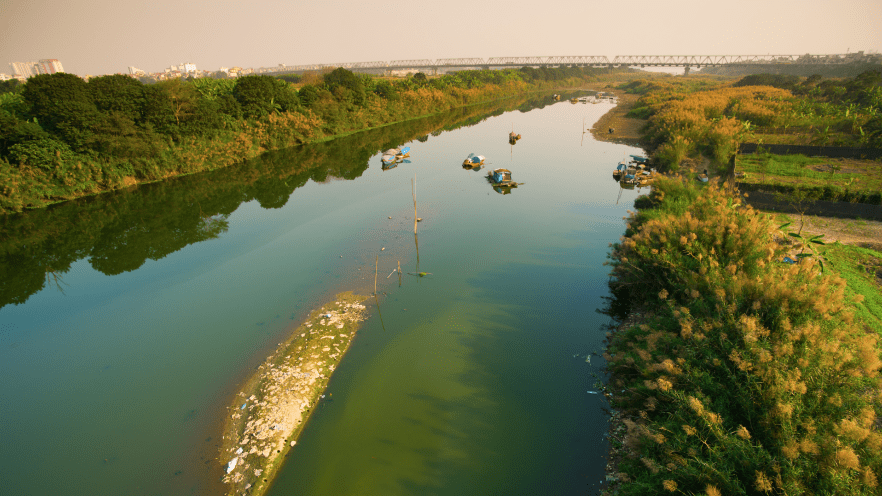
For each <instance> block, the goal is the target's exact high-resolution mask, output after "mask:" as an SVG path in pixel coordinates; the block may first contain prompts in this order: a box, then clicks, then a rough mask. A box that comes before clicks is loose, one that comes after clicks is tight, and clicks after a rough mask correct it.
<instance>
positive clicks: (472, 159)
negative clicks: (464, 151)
mask: <svg viewBox="0 0 882 496" xmlns="http://www.w3.org/2000/svg"><path fill="white" fill-rule="evenodd" d="M484 160H485V158H484V156H483V155H475V154H473V153H470V154H469V156H468V158H466V159H465V160H463V161H462V166H463V167H478V166H481V165H484Z"/></svg>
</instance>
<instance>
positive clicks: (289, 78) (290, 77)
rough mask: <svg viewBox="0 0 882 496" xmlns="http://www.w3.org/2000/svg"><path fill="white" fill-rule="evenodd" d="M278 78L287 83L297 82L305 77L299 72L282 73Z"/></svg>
mask: <svg viewBox="0 0 882 496" xmlns="http://www.w3.org/2000/svg"><path fill="white" fill-rule="evenodd" d="M276 78H277V79H280V80H282V81H284V82H286V83H291V84H297V83H299V82H300V81H301V80H302V79H303V76H300V75H298V74H282V75H281V76H276Z"/></svg>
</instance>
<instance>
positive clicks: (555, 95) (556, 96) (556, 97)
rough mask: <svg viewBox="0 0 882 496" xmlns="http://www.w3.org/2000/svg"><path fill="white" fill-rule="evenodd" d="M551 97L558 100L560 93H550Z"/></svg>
mask: <svg viewBox="0 0 882 496" xmlns="http://www.w3.org/2000/svg"><path fill="white" fill-rule="evenodd" d="M551 99H552V100H560V95H558V94H557V93H555V94H553V95H551Z"/></svg>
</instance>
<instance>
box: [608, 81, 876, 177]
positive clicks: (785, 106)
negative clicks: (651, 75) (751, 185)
mask: <svg viewBox="0 0 882 496" xmlns="http://www.w3.org/2000/svg"><path fill="white" fill-rule="evenodd" d="M620 90H623V91H626V92H629V93H633V94H636V95H640V98H639V100H638V101H637V103H636V104H635V107H634V108H633V110H632V111H631V112H630V113H629V114H628V115H629V116H631V117H638V118H642V119H647V120H648V125H647V126H646V127H645V129H644V136H643V138H644V142H645V144H646V145H648V146H649V148H650V149H651V151H652V155H653V158H654V160H655V162H656V164H657V166H659V167H664V168H667V169H670V170H677V169H678V168H679V167H680V166H681V165H683V164H684V163H688V162H689V161H690V160H696V159H698V160H701V158H702V157H704V158H706V159H710V163H711V164H712V165H720V166H726V165H727V164H729V161H730V159H731V157H732V156H733V155H734V154H735V153H736V152H737V149H738V144H739V143H744V142H755V143H768V144H774V143H781V144H811V145H825V146H852V147H879V146H882V113H880V111H879V109H880V108H882V73H880V72H879V71H878V70H875V71H867V72H866V73H863V74H861V75H859V76H856V77H854V78H851V79H843V80H839V79H835V80H825V79H824V78H822V77H821V76H812V77H809V78H804V79H803V78H798V77H795V76H792V77H783V76H772V75H768V74H759V75H753V76H748V77H745V78H742V79H741V80H738V81H734V80H731V79H730V80H728V81H727V80H721V79H719V78H710V77H707V76H695V77H684V78H676V79H675V78H668V79H661V78H656V79H646V80H636V81H632V82H630V83H627V84H624V85H621V86H620Z"/></svg>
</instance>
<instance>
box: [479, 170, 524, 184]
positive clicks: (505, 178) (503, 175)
mask: <svg viewBox="0 0 882 496" xmlns="http://www.w3.org/2000/svg"><path fill="white" fill-rule="evenodd" d="M487 179H488V180H489V181H490V182H491V183H493V186H500V187H512V186H517V185H518V183H516V182H514V181H512V180H511V171H510V170H508V169H493V170H492V171H490V173H488V174H487Z"/></svg>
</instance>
